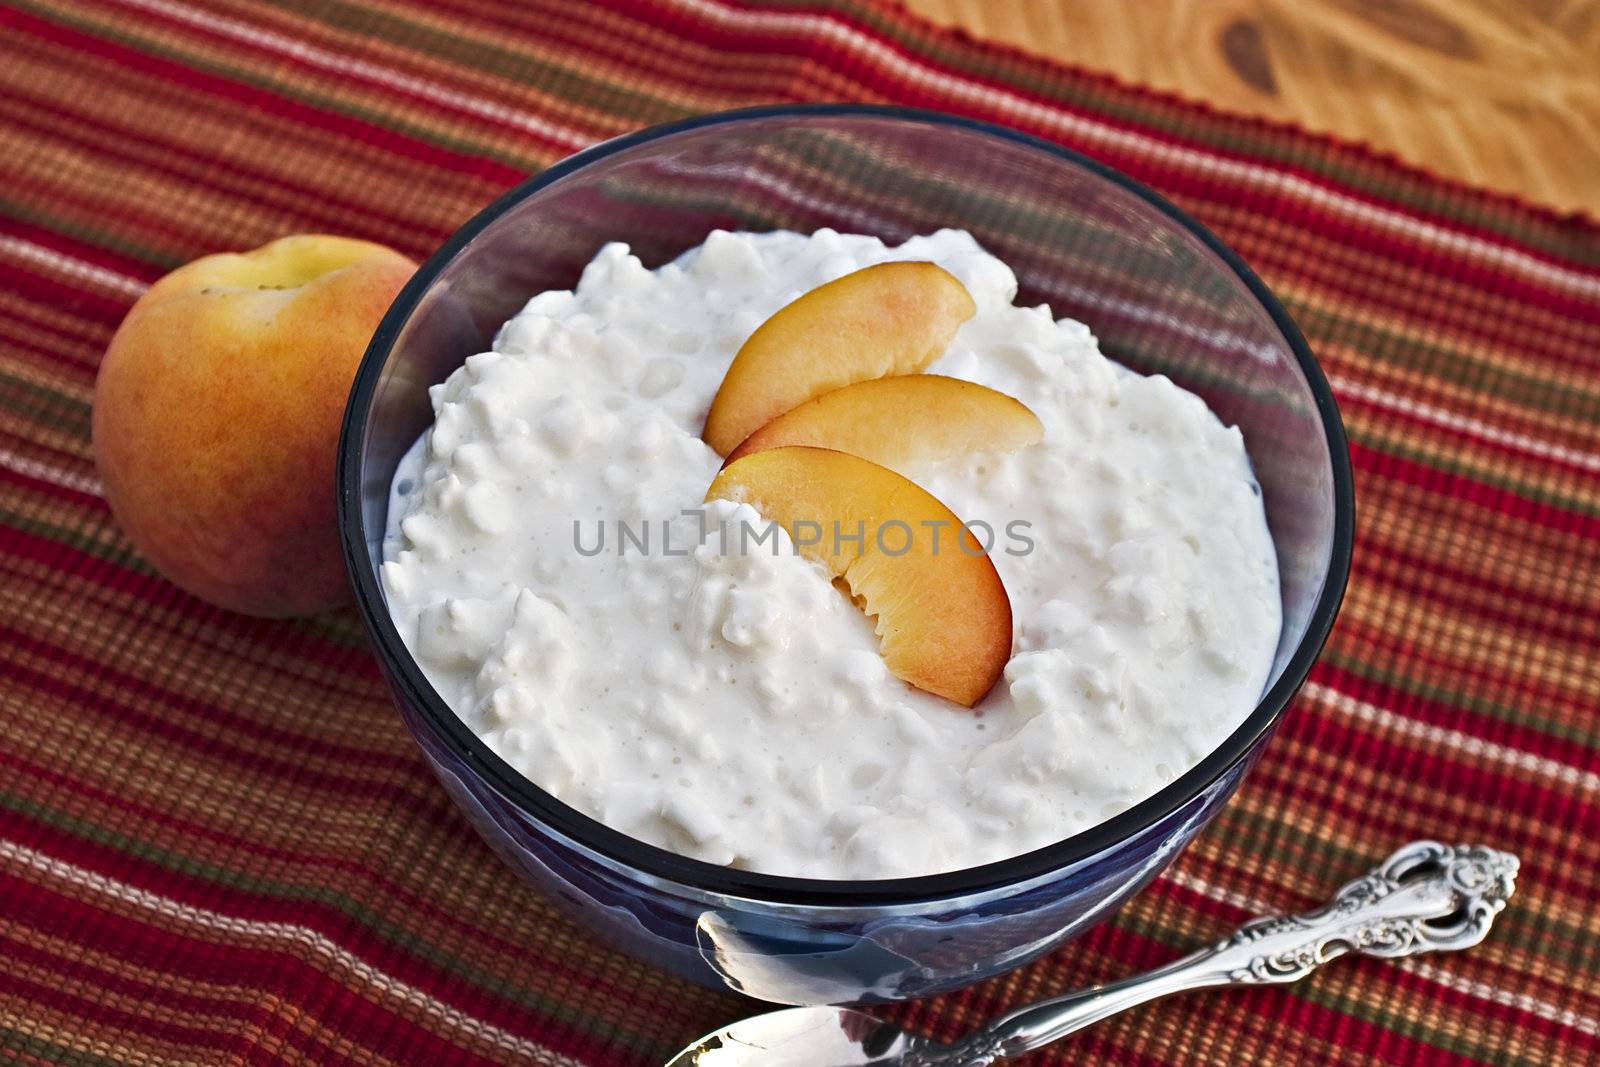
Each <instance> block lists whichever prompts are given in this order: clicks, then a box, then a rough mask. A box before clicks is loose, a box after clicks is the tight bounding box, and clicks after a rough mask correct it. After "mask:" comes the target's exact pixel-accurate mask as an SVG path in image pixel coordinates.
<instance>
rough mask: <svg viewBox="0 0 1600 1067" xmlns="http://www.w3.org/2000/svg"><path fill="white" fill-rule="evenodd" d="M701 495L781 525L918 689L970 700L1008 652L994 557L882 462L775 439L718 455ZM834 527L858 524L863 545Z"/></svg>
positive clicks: (1007, 612)
mask: <svg viewBox="0 0 1600 1067" xmlns="http://www.w3.org/2000/svg"><path fill="white" fill-rule="evenodd" d="M706 499H707V500H733V501H737V502H741V503H746V504H749V505H751V506H752V507H754V508H755V509H756V510H757V511H759V512H760V513H761V514H762V515H763V516H764V517H765V518H767V519H768V520H770V521H772V522H776V523H778V524H779V525H781V526H783V527H784V528H785V529H786V530H788V531H790V534H791V537H792V538H793V539H794V541H795V545H796V548H797V549H798V550H799V551H800V553H801V554H802V555H804V556H806V557H807V558H809V559H813V560H816V561H818V562H820V563H821V564H823V565H824V566H825V567H826V568H827V569H828V572H829V573H830V574H832V575H833V576H834V577H835V578H836V579H841V580H842V581H843V583H844V586H845V588H846V589H847V590H848V591H849V593H850V594H851V596H852V597H854V598H855V600H856V602H857V603H859V604H860V605H861V606H862V608H863V610H865V611H866V613H867V614H868V615H870V616H873V617H874V618H875V620H876V630H877V634H878V637H879V639H880V641H881V653H882V655H883V659H884V663H885V664H887V665H888V667H889V670H890V671H892V672H893V673H894V674H895V675H896V676H897V677H899V678H901V679H903V680H904V681H907V682H909V683H911V684H912V685H914V686H916V687H917V688H918V689H924V690H926V691H928V692H930V693H936V694H938V695H939V696H942V697H946V698H947V699H950V700H953V701H955V702H956V703H957V704H962V705H964V706H966V707H969V708H970V707H971V706H972V705H974V704H976V703H977V702H978V701H979V700H981V699H983V697H984V694H986V693H988V692H989V690H990V689H991V688H993V687H994V683H995V682H996V681H997V680H998V679H999V677H1000V673H1001V671H1003V670H1004V669H1005V665H1006V661H1007V660H1009V659H1010V658H1011V599H1010V597H1008V596H1007V595H1006V590H1005V586H1004V585H1003V584H1002V583H1001V581H1000V575H999V574H998V573H997V572H996V571H995V569H994V563H993V562H991V561H990V559H989V557H988V555H987V554H986V553H985V552H984V551H983V548H982V546H981V545H980V544H979V543H978V541H977V539H976V538H975V537H973V535H972V534H971V533H970V532H969V531H967V530H965V529H964V528H963V527H962V525H961V520H960V519H958V518H957V517H956V516H955V514H954V513H953V512H952V511H951V510H950V509H949V508H947V507H945V506H944V505H943V504H942V503H940V502H939V501H938V500H937V499H935V498H934V496H933V495H932V494H931V493H929V492H928V491H927V490H925V489H923V488H922V487H921V486H918V485H917V484H916V483H914V482H912V481H910V480H909V479H907V478H905V477H903V476H901V475H899V474H896V473H895V472H894V471H892V470H890V469H888V468H887V467H881V466H879V465H878V464H876V463H872V462H870V461H868V460H865V459H862V458H861V457H859V456H852V455H849V454H848V453H845V452H836V451H833V450H831V449H825V448H809V447H805V446H799V445H786V446H782V447H779V448H771V449H766V450H764V451H761V452H752V453H750V454H748V455H745V456H742V457H740V458H739V459H737V460H735V461H733V462H732V463H729V464H728V465H727V466H726V467H724V468H723V469H722V471H721V473H719V474H718V475H717V477H716V478H715V479H714V480H713V481H712V483H711V487H710V488H709V489H707V490H706ZM807 524H815V525H814V526H808V525H807ZM835 524H837V526H836V525H835ZM858 524H859V525H858ZM836 530H837V531H839V532H841V533H843V534H844V535H845V537H846V538H848V537H850V536H852V535H854V534H855V533H856V532H858V531H859V532H861V533H863V535H864V536H863V539H862V544H860V545H859V546H858V545H857V544H856V543H854V542H853V541H848V540H845V539H844V538H835V536H834V533H835V531H836ZM802 531H803V532H804V536H801V534H802ZM902 546H904V550H903V551H902Z"/></svg>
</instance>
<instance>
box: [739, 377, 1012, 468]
mask: <svg viewBox="0 0 1600 1067" xmlns="http://www.w3.org/2000/svg"><path fill="white" fill-rule="evenodd" d="M1043 436H1044V425H1043V424H1042V423H1041V422H1040V421H1039V417H1038V416H1037V415H1035V414H1034V413H1033V412H1032V411H1029V410H1028V406H1027V405H1026V404H1024V403H1022V402H1021V401H1020V400H1017V399H1015V398H1013V397H1009V396H1007V395H1006V394H1005V393H1001V392H997V391H996V390H994V389H990V388H988V387H987V386H983V385H978V384H977V383H976V382H968V381H962V380H961V379H960V378H946V377H944V376H942V375H938V374H904V375H901V376H899V377H895V378H872V379H869V380H867V381H864V382H856V383H855V384H853V385H847V386H845V387H844V388H843V389H835V390H834V391H833V392H831V393H823V394H822V395H821V396H819V397H815V398H813V399H811V400H807V401H806V402H805V403H804V404H801V405H800V406H799V407H797V408H794V409H792V410H790V411H786V412H784V413H783V414H782V415H779V416H778V417H777V418H775V419H773V420H772V421H771V422H769V423H767V424H766V425H765V426H763V427H761V429H759V430H757V431H756V432H755V433H753V434H751V435H750V436H749V437H746V438H745V439H744V442H743V443H742V444H741V445H739V447H738V448H736V449H734V450H733V451H732V452H731V453H729V455H728V462H729V463H732V462H733V461H734V460H736V459H738V458H739V457H741V456H746V455H749V454H750V453H752V452H761V451H764V450H766V449H769V448H778V447H781V446H783V445H811V446H813V447H815V448H831V449H834V450H835V451H838V452H848V453H850V454H851V455H852V456H860V457H861V458H862V459H870V460H871V461H872V462H874V463H877V464H879V465H880V466H884V467H888V468H890V469H891V470H897V471H903V469H904V468H905V466H906V465H907V464H911V463H916V462H918V461H926V460H939V459H948V458H949V457H951V456H959V455H963V454H965V453H967V452H985V451H987V452H1015V451H1016V450H1018V449H1020V448H1026V447H1027V446H1029V445H1031V444H1034V443H1035V442H1037V441H1038V440H1039V439H1040V438H1042V437H1043Z"/></svg>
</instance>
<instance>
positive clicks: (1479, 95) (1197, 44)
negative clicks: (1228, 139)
mask: <svg viewBox="0 0 1600 1067" xmlns="http://www.w3.org/2000/svg"><path fill="white" fill-rule="evenodd" d="M904 2H905V4H906V6H907V7H908V8H910V9H911V10H913V11H915V12H917V13H919V14H921V15H924V16H926V17H928V18H930V19H932V20H933V21H935V22H938V23H941V24H946V25H959V26H963V27H965V28H966V29H968V30H970V31H971V32H972V33H974V34H975V35H978V36H980V37H986V38H989V39H992V40H996V41H1003V42H1005V43H1008V44H1013V45H1017V46H1019V47H1022V48H1025V49H1028V50H1031V51H1034V52H1037V53H1040V54H1044V55H1048V56H1051V57H1053V58H1056V59H1060V60H1064V61H1066V62H1069V63H1074V64H1079V65H1082V66H1085V67H1089V68H1093V69H1097V70H1104V71H1107V72H1109V73H1112V74H1115V75H1117V76H1118V77H1120V78H1122V79H1124V80H1128V81H1136V82H1142V83H1144V84H1147V85H1151V86H1154V87H1156V88H1159V89H1165V90H1169V91H1173V92H1177V93H1181V94H1183V95H1184V96H1187V97H1190V98H1193V99H1200V100H1206V101H1209V102H1210V103H1212V104H1215V105H1216V106H1218V107H1222V108H1227V109H1230V110H1233V111H1239V112H1243V113H1247V114H1251V115H1257V116H1262V117H1266V118H1273V119H1284V120H1290V121H1294V122H1298V123H1300V124H1301V125H1303V126H1305V127H1307V128H1309V129H1313V130H1318V131H1321V132H1324V133H1332V134H1335V135H1337V136H1340V137H1344V138H1349V139H1352V140H1359V141H1364V142H1366V143H1367V144H1370V145H1372V146H1373V147H1375V148H1379V149H1382V150H1387V151H1390V152H1393V153H1395V154H1396V155H1398V156H1399V157H1400V158H1402V159H1404V160H1406V161H1407V162H1411V163H1415V164H1419V165H1422V166H1425V167H1428V168H1430V169H1431V170H1433V171H1435V172H1436V173H1439V174H1443V175H1446V176H1448V177H1452V178H1456V179H1459V180H1462V181H1466V182H1470V183H1473V184H1476V185H1482V186H1487V187H1490V188H1493V189H1498V190H1501V191H1503V192H1510V193H1515V194H1517V195H1520V196H1522V197H1525V198H1527V199H1529V200H1532V201H1535V202H1540V203H1544V204H1547V205H1550V206H1553V207H1558V208H1564V209H1583V210H1586V211H1588V212H1590V213H1591V214H1600V0H1521V2H1512V0H904Z"/></svg>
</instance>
